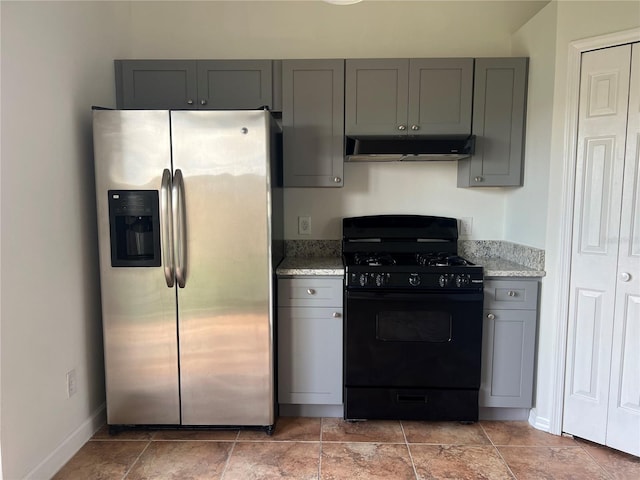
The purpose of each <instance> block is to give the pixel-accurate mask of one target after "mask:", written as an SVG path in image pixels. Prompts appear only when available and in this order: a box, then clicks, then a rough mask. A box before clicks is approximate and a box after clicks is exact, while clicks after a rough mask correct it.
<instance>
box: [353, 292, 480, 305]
mask: <svg viewBox="0 0 640 480" xmlns="http://www.w3.org/2000/svg"><path fill="white" fill-rule="evenodd" d="M345 298H346V299H347V300H368V301H382V302H388V301H403V302H425V301H427V302H433V301H456V302H481V301H483V299H484V293H483V292H455V293H447V292H410V293H409V292H408V293H405V292H389V291H372V290H358V291H353V290H346V291H345Z"/></svg>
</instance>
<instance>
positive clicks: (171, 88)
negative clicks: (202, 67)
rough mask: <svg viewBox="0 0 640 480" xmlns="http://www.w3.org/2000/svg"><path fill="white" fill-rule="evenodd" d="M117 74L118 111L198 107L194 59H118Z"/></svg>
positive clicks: (116, 63)
mask: <svg viewBox="0 0 640 480" xmlns="http://www.w3.org/2000/svg"><path fill="white" fill-rule="evenodd" d="M115 73H116V105H117V107H118V108H123V109H124V108H131V109H158V110H167V109H176V110H177V109H193V108H197V105H196V103H197V96H198V92H197V76H196V61H195V60H116V61H115Z"/></svg>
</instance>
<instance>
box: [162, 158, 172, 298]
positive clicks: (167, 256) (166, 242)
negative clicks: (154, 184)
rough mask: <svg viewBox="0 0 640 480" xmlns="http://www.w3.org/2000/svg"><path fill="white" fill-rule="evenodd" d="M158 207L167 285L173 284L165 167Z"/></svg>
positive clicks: (170, 224) (169, 205)
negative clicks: (161, 222) (162, 224)
mask: <svg viewBox="0 0 640 480" xmlns="http://www.w3.org/2000/svg"><path fill="white" fill-rule="evenodd" d="M160 205H161V206H160V208H161V211H162V213H161V215H162V221H163V223H164V228H163V229H162V232H161V235H162V259H163V265H164V279H165V281H166V282H167V287H169V288H172V287H173V284H174V277H175V276H174V271H173V270H174V268H173V220H172V215H171V171H170V170H169V169H167V168H165V169H164V171H163V172H162V182H161V184H160Z"/></svg>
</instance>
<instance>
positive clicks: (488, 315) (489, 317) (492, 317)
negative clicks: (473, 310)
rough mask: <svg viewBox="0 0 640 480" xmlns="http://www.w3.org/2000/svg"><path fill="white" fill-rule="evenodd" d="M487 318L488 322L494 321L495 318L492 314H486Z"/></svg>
mask: <svg viewBox="0 0 640 480" xmlns="http://www.w3.org/2000/svg"><path fill="white" fill-rule="evenodd" d="M487 318H488V319H489V320H495V319H496V316H495V315H494V314H493V313H488V314H487Z"/></svg>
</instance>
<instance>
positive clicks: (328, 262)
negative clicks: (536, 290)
mask: <svg viewBox="0 0 640 480" xmlns="http://www.w3.org/2000/svg"><path fill="white" fill-rule="evenodd" d="M467 258H468V259H469V260H470V261H471V262H473V263H475V264H476V265H482V267H483V269H484V276H485V277H544V276H545V272H544V270H536V269H534V268H529V267H526V266H524V265H520V264H519V263H515V262H511V261H509V260H505V259H503V258H498V257H467ZM276 274H277V275H278V276H280V277H286V276H342V275H344V266H343V264H342V259H341V258H339V257H286V258H285V259H284V260H283V261H282V262H281V263H280V265H278V268H277V269H276Z"/></svg>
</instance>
